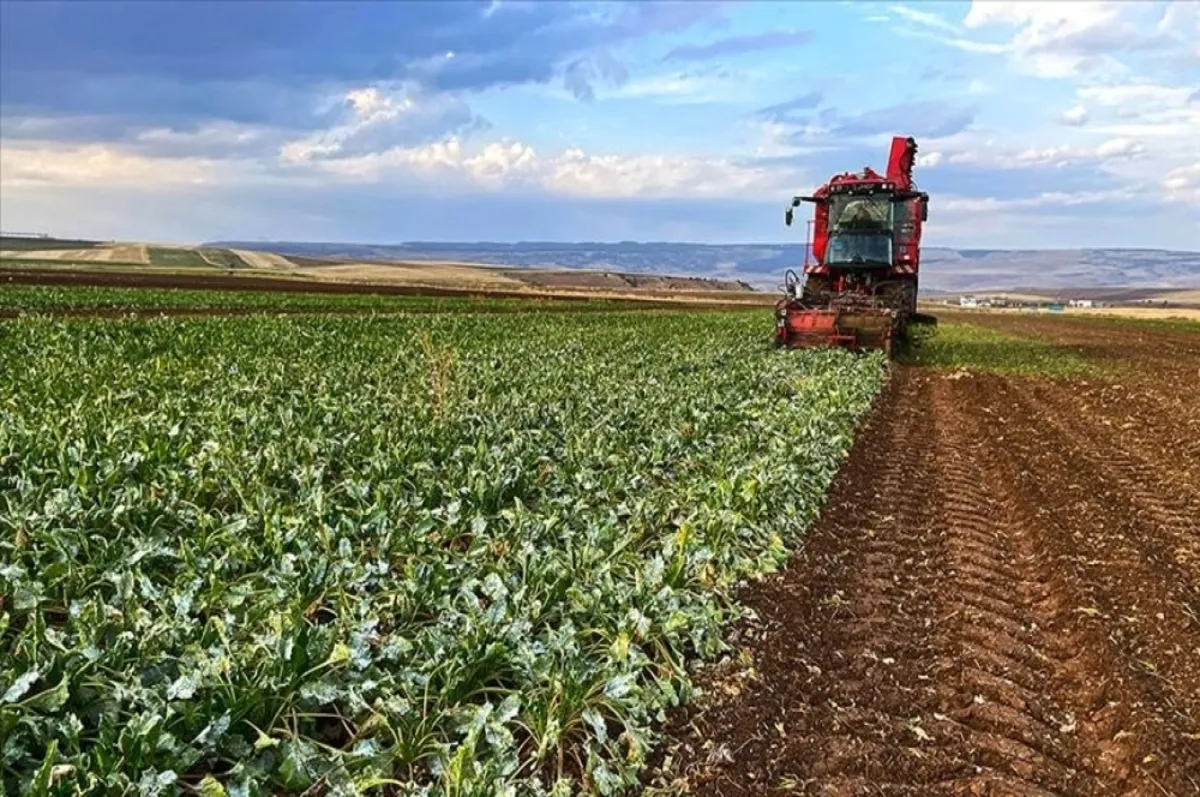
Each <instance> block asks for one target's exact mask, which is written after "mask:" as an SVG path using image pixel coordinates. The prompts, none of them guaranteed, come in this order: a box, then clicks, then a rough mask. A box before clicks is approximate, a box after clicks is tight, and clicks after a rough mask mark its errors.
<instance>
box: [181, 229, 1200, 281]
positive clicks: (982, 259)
mask: <svg viewBox="0 0 1200 797" xmlns="http://www.w3.org/2000/svg"><path fill="white" fill-rule="evenodd" d="M203 246H207V247H226V248H230V249H248V250H258V251H266V252H277V253H280V254H284V255H298V256H306V257H323V258H349V259H355V260H406V261H441V262H460V263H479V264H487V265H496V266H509V267H539V266H540V267H555V268H565V269H601V270H611V271H620V272H626V273H632V274H676V275H680V276H684V275H686V276H696V277H708V278H714V279H721V280H739V281H742V282H745V283H747V284H749V285H753V286H755V287H757V288H761V289H766V290H774V289H776V288H777V287H779V286H780V284H781V283H782V280H783V274H784V271H785V270H786V269H788V268H797V267H798V266H799V265H801V264H803V263H804V252H805V247H804V245H803V244H799V245H797V244H728V245H721V244H677V243H636V242H622V243H541V242H521V243H487V242H483V243H435V242H411V243H402V244H353V243H300V242H292V241H272V242H262V241H258V242H252V241H215V242H212V243H207V244H204V245H203ZM1016 286H1023V287H1026V288H1037V289H1057V288H1106V287H1146V288H1151V287H1154V288H1200V252H1179V251H1169V250H1163V249H1061V250H1060V249H1041V250H999V249H948V248H940V247H929V248H926V249H925V250H924V251H923V269H922V279H921V287H922V289H923V290H928V291H949V292H959V291H980V290H1003V289H1012V288H1014V287H1016Z"/></svg>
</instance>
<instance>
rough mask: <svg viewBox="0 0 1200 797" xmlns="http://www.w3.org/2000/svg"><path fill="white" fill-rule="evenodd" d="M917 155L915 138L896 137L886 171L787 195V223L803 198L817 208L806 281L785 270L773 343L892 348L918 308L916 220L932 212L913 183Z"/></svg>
mask: <svg viewBox="0 0 1200 797" xmlns="http://www.w3.org/2000/svg"><path fill="white" fill-rule="evenodd" d="M916 153H917V143H916V141H914V140H913V139H912V138H903V137H899V136H897V137H895V138H893V139H892V148H891V153H890V156H889V158H888V168H887V173H886V174H879V173H877V172H875V171H874V170H873V169H871V167H869V166H868V167H865V168H864V169H863V170H862V171H861V172H858V173H851V172H847V173H844V174H840V175H836V176H834V177H833V178H831V179H830V180H829V182H827V183H826V184H825V185H822V186H821V187H820V188H818V189H817V190H816V191H815V192H814V193H813V194H812V195H811V196H797V197H793V198H792V201H791V202H790V203H789V205H788V207H787V209H786V210H785V213H784V222H785V223H786V224H787V225H788V226H791V224H792V222H793V221H794V208H796V207H798V206H799V205H800V203H801V202H809V203H812V204H813V205H814V206H815V212H814V217H813V219H812V220H811V221H810V222H809V231H810V239H809V244H808V247H807V251H806V253H805V263H804V274H805V280H804V283H803V285H802V286H801V285H800V283H799V279H798V276H797V275H796V274H795V272H794V271H791V270H789V273H788V274H787V275H785V288H784V292H785V295H784V298H783V299H782V300H780V302H779V303H778V304H777V305H776V313H775V316H776V323H775V341H776V343H777V344H778V345H780V346H788V347H790V348H798V347H805V346H846V347H850V348H856V349H869V348H882V349H885V350H886V351H888V352H889V353H890V352H891V350H892V343H893V341H894V340H896V339H897V338H900V337H903V336H904V335H905V333H906V331H907V327H908V322H909V321H910V320H911V318H912V317H913V316H914V315H915V314H916V310H917V277H918V272H919V268H920V241H921V225H922V223H923V222H924V221H925V220H926V219H928V217H929V210H928V208H929V205H928V203H929V196H928V195H927V194H925V193H923V192H921V191H918V190H916V187H915V185H914V184H913V180H912V167H913V163H914V161H915V158H916Z"/></svg>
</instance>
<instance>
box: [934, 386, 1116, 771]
mask: <svg viewBox="0 0 1200 797" xmlns="http://www.w3.org/2000/svg"><path fill="white" fill-rule="evenodd" d="M936 390H937V394H938V395H937V396H936V399H935V400H936V406H937V407H938V411H939V413H940V417H939V424H938V434H937V435H936V437H935V439H934V446H935V449H936V451H937V461H938V463H939V465H940V467H941V469H942V473H941V479H940V480H939V484H938V487H939V500H938V502H937V503H938V504H939V505H940V506H941V507H942V511H943V515H942V518H941V521H940V522H941V523H942V524H944V526H945V528H946V529H947V532H948V533H947V535H946V546H947V552H948V554H949V562H950V566H951V572H950V574H949V575H950V578H949V582H948V584H947V589H946V590H945V597H946V601H947V603H948V604H949V605H950V606H953V607H954V621H953V622H952V623H949V624H946V625H945V626H944V627H943V628H942V630H941V633H940V634H939V642H940V658H941V667H942V669H943V674H942V677H941V678H940V679H939V682H940V684H941V691H942V701H943V707H942V711H941V712H939V713H940V715H941V716H942V717H946V718H947V721H945V722H944V725H945V731H944V732H946V733H948V734H949V736H950V740H951V743H953V744H957V745H960V746H962V747H965V748H966V752H965V753H960V755H964V756H966V757H968V758H970V759H971V760H974V761H978V762H981V763H986V764H988V765H989V766H990V767H992V768H993V769H994V770H995V771H996V772H997V773H1001V774H1002V775H1003V776H1004V778H1005V781H1006V783H1007V785H1006V786H1005V787H1004V790H1005V791H1009V790H1011V791H1012V792H1013V793H1038V792H1041V793H1049V794H1094V793H1097V792H1098V791H1099V788H1100V787H1099V785H1098V783H1097V776H1096V774H1095V772H1094V771H1093V766H1092V763H1091V762H1092V761H1093V760H1094V759H1095V757H1096V755H1097V753H1096V743H1095V740H1092V739H1085V738H1081V737H1079V736H1077V735H1073V734H1072V733H1071V731H1072V730H1074V729H1073V727H1072V725H1073V723H1074V720H1073V717H1074V711H1073V709H1074V705H1073V702H1072V698H1073V693H1074V692H1076V691H1078V690H1074V689H1065V690H1064V689H1063V688H1061V687H1062V685H1064V684H1065V683H1066V682H1068V681H1070V676H1069V668H1068V662H1069V661H1070V657H1071V654H1072V650H1071V645H1070V644H1069V642H1067V641H1065V640H1063V639H1062V638H1061V637H1059V636H1057V635H1054V634H1051V633H1049V626H1050V625H1051V624H1052V620H1053V618H1052V616H1050V615H1049V614H1048V613H1047V604H1046V603H1045V597H1046V594H1047V587H1046V586H1045V585H1047V584H1048V583H1049V579H1048V578H1047V574H1046V573H1045V572H1044V571H1043V569H1042V567H1041V565H1040V562H1039V560H1038V558H1037V556H1036V553H1035V551H1034V550H1033V549H1032V541H1031V530H1030V529H1028V528H1027V527H1026V526H1025V525H1024V524H1023V523H1022V522H1020V520H1019V519H1018V518H1016V517H1014V516H1013V513H1012V511H1011V506H1010V504H1011V503H1012V500H1013V497H1012V496H1011V494H1010V493H1009V491H1008V486H1007V484H1006V483H1005V482H1004V481H1002V480H1000V479H998V478H997V477H996V474H995V473H994V472H992V471H991V470H990V469H989V467H988V463H987V460H986V459H985V458H984V457H983V456H981V451H980V448H981V447H982V446H985V445H988V444H989V443H990V440H988V436H987V435H986V434H982V435H981V434H980V432H981V430H980V429H979V425H978V423H977V422H976V421H975V419H973V418H971V417H969V416H968V412H969V407H970V406H971V405H970V403H969V402H964V401H962V397H961V396H960V393H961V392H962V391H961V389H960V386H959V385H958V384H956V383H955V382H951V381H950V380H939V381H938V382H937V385H936ZM971 566H976V567H978V566H982V567H985V568H987V569H989V570H990V571H991V572H993V573H997V574H1002V575H1003V576H1004V577H1003V578H1000V579H990V580H982V579H976V578H973V577H969V576H967V577H963V576H962V574H961V572H960V571H961V569H962V568H964V567H971ZM981 606H984V607H986V608H985V609H983V610H981V608H980V607H981ZM997 617H1003V622H997V621H996V618H997ZM1049 683H1057V684H1059V685H1060V689H1058V690H1055V691H1054V692H1047V691H1046V689H1045V687H1046V685H1047V684H1049ZM995 788H997V786H996V784H995V782H994V777H993V776H992V775H989V774H984V773H980V774H979V775H973V776H969V777H967V778H964V779H963V780H962V781H960V782H959V783H958V784H956V786H955V789H954V790H955V791H956V792H965V793H979V792H980V791H981V790H983V791H986V790H987V789H995Z"/></svg>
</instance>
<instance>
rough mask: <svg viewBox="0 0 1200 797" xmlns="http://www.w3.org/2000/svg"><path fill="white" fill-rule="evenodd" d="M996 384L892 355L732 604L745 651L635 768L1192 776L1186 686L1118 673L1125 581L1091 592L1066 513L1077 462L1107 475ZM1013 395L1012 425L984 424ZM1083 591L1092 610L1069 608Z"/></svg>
mask: <svg viewBox="0 0 1200 797" xmlns="http://www.w3.org/2000/svg"><path fill="white" fill-rule="evenodd" d="M1009 381H1010V380H1006V379H1004V378H1002V377H985V378H979V377H968V378H966V379H961V380H956V379H952V378H946V377H943V376H940V375H936V374H931V373H921V372H916V371H912V370H910V369H904V368H901V369H898V370H897V371H896V373H895V375H894V377H893V380H892V383H891V384H890V385H889V386H888V388H887V389H886V390H885V394H884V396H883V397H882V398H881V400H880V401H879V402H878V404H877V408H876V410H874V411H873V413H872V415H871V416H870V418H869V419H868V421H867V422H866V424H865V426H864V428H863V430H862V431H861V432H860V434H859V436H858V440H859V441H860V442H859V443H858V444H857V445H856V446H855V448H854V450H853V452H852V454H851V457H850V460H849V461H848V462H847V463H846V465H845V466H844V467H843V469H842V471H841V472H840V473H839V476H838V478H837V479H835V482H834V485H833V486H832V488H831V490H830V498H829V503H828V504H827V507H826V510H825V511H823V512H822V516H821V518H820V519H819V520H818V522H817V524H815V526H814V528H813V529H812V530H811V531H810V532H809V535H808V537H807V539H806V542H805V545H804V547H803V549H802V550H801V551H800V552H799V553H798V554H797V555H796V556H795V557H794V558H793V561H792V563H791V564H790V565H789V567H788V569H787V570H786V571H785V572H784V573H782V574H780V575H779V576H777V577H775V578H773V579H771V580H769V581H765V582H763V583H760V584H758V585H756V586H754V587H752V588H751V589H750V592H749V595H748V596H746V597H745V599H744V600H745V601H746V602H747V603H748V604H749V605H750V606H751V607H752V608H753V609H755V610H756V612H758V615H759V618H760V619H759V620H758V621H757V622H754V623H750V624H746V625H743V626H742V627H741V628H739V629H738V631H737V632H736V644H738V645H742V646H744V647H743V650H742V652H741V654H740V655H739V657H738V658H739V659H740V660H741V661H742V662H743V663H744V662H750V666H749V667H743V668H742V669H741V670H739V669H738V668H737V666H736V662H734V663H732V664H729V665H726V666H724V667H720V668H717V669H715V670H714V671H712V672H708V673H705V674H703V675H701V676H700V677H699V679H698V680H699V682H700V683H701V685H702V686H705V687H706V688H708V689H709V690H710V691H711V693H712V695H711V697H709V698H708V699H707V700H704V701H701V702H699V703H697V704H695V705H694V706H693V707H692V708H691V709H689V710H687V711H686V712H677V713H676V714H675V715H674V716H673V717H672V718H671V721H670V722H669V723H668V727H667V730H668V733H669V734H670V735H671V737H672V738H671V741H670V743H669V745H668V751H667V759H666V760H663V761H660V764H661V767H660V769H659V771H658V772H657V773H656V774H654V775H652V776H651V780H652V781H654V782H656V784H657V785H667V784H670V783H672V782H673V783H674V784H675V785H676V786H677V787H678V786H681V785H686V787H687V788H688V791H689V793H692V794H712V795H742V794H764V793H781V794H782V793H804V794H836V795H843V794H847V795H848V794H922V795H925V794H1013V795H1047V794H1064V795H1110V794H1113V795H1116V794H1121V795H1126V794H1130V795H1133V794H1137V795H1140V794H1164V793H1165V794H1188V793H1200V792H1194V791H1193V787H1194V784H1195V781H1194V780H1193V778H1194V777H1195V774H1194V769H1195V766H1196V765H1195V752H1194V748H1193V745H1194V744H1195V743H1194V742H1192V741H1191V739H1192V737H1191V736H1190V734H1193V733H1195V732H1196V730H1197V729H1196V727H1195V725H1194V723H1192V722H1191V720H1190V718H1189V715H1188V713H1187V710H1186V706H1184V704H1185V703H1186V702H1187V701H1186V699H1184V698H1182V697H1181V696H1180V694H1179V693H1178V690H1174V691H1173V690H1171V689H1168V688H1166V687H1165V686H1164V685H1163V684H1161V683H1158V682H1157V681H1156V679H1155V678H1153V677H1151V676H1149V675H1147V674H1146V673H1145V671H1144V669H1143V670H1142V671H1141V672H1137V671H1135V670H1133V669H1131V668H1130V664H1131V659H1130V656H1131V655H1136V654H1137V653H1138V652H1139V650H1141V649H1140V648H1135V649H1134V650H1132V651H1131V650H1130V647H1129V645H1128V644H1125V643H1122V642H1121V640H1120V639H1119V638H1118V639H1117V640H1115V641H1114V639H1113V635H1114V633H1116V634H1118V635H1120V634H1121V633H1122V631H1123V629H1115V630H1114V628H1113V625H1112V624H1113V623H1114V622H1120V620H1119V619H1117V618H1119V616H1120V608H1121V600H1122V599H1123V598H1126V597H1128V593H1126V592H1121V591H1120V590H1119V589H1118V587H1117V586H1116V585H1115V584H1116V582H1113V584H1112V585H1109V589H1108V592H1107V593H1104V594H1100V593H1099V592H1098V591H1097V588H1096V582H1097V575H1096V573H1095V572H1093V571H1092V569H1089V567H1090V566H1088V565H1082V566H1081V565H1080V563H1081V562H1091V561H1093V558H1094V553H1092V552H1088V551H1087V550H1085V549H1083V548H1081V547H1080V546H1081V545H1086V543H1087V540H1086V535H1084V537H1080V536H1079V533H1078V532H1079V526H1080V518H1079V514H1078V513H1079V511H1080V509H1081V507H1082V508H1085V509H1093V508H1094V507H1089V506H1087V501H1086V495H1087V493H1086V485H1085V484H1082V483H1071V478H1072V474H1074V475H1076V476H1078V477H1079V478H1080V479H1082V480H1083V481H1085V482H1086V481H1087V480H1089V479H1093V480H1094V479H1096V478H1099V477H1100V476H1101V475H1103V474H1100V473H1099V471H1096V470H1095V469H1094V468H1090V467H1089V465H1090V464H1091V460H1089V459H1088V458H1087V455H1088V453H1089V451H1088V450H1087V448H1086V446H1081V445H1074V446H1073V445H1072V441H1073V440H1076V439H1077V437H1076V436H1073V435H1072V434H1069V433H1067V432H1066V431H1065V430H1062V429H1056V428H1055V427H1053V426H1052V425H1050V424H1048V423H1047V419H1046V418H1045V417H1042V416H1041V415H1039V413H1038V412H1036V411H1035V408H1030V407H1028V406H1025V405H1022V404H1021V403H1020V401H1019V396H1015V397H1014V396H1010V395H1008V394H1007V393H1006V391H1007V389H1008V384H1009ZM997 397H999V398H1000V399H1001V400H1000V401H999V402H998V401H997ZM1015 399H1016V400H1015ZM1005 402H1007V403H1005ZM1014 406H1020V407H1021V409H1020V410H1019V411H1018V410H1013V411H1012V412H1011V413H1009V414H1012V415H1016V414H1018V412H1023V413H1024V415H1023V416H1022V417H1023V418H1024V420H1023V421H1018V422H1012V419H1011V418H1006V419H1004V420H1000V418H999V417H998V413H1001V412H1003V411H1004V410H1006V409H1008V408H1012V407H1014ZM1047 429H1050V430H1053V431H1052V432H1048V431H1047ZM1051 433H1052V434H1053V438H1054V439H1053V440H1052V441H1051V442H1050V443H1049V444H1047V441H1046V436H1047V434H1051ZM1014 444H1015V445H1014ZM1056 445H1057V448H1056V447H1055V446H1056ZM1047 448H1050V449H1053V450H1052V451H1051V452H1050V454H1049V456H1056V457H1059V458H1060V459H1061V462H1058V463H1057V465H1058V467H1057V468H1055V469H1053V470H1052V471H1049V473H1051V474H1052V476H1053V477H1054V478H1053V479H1050V480H1044V479H1043V478H1042V476H1043V474H1042V473H1041V471H1042V470H1043V468H1042V465H1043V464H1044V463H1042V462H1039V461H1038V459H1037V457H1036V456H1035V455H1037V454H1039V452H1043V449H1047ZM1042 455H1043V456H1045V455H1046V454H1044V452H1043V453H1042ZM1072 468H1075V471H1072ZM1055 480H1057V481H1055ZM1064 482H1065V484H1064ZM1056 491H1057V492H1056ZM1082 517H1083V518H1084V525H1085V526H1086V523H1087V518H1088V517H1089V516H1088V515H1086V514H1084V515H1083V516H1082ZM1143 517H1144V515H1136V514H1134V515H1130V516H1129V517H1128V518H1126V519H1127V520H1128V521H1129V522H1130V523H1132V524H1133V525H1132V526H1131V527H1130V528H1131V529H1140V528H1141V527H1140V526H1138V525H1137V524H1139V523H1142V522H1143V521H1142V520H1141V518H1143ZM1081 567H1082V569H1081ZM1097 567H1098V568H1100V569H1101V570H1111V569H1115V568H1124V569H1123V570H1122V571H1121V572H1122V573H1124V572H1128V573H1129V583H1130V584H1133V583H1139V584H1142V585H1143V586H1144V585H1146V584H1152V585H1155V586H1158V585H1157V583H1156V582H1153V581H1147V579H1149V578H1151V577H1152V574H1157V576H1158V578H1160V579H1161V578H1162V577H1163V576H1164V573H1163V572H1162V571H1161V570H1158V571H1155V570H1154V569H1153V568H1152V566H1151V565H1150V564H1147V563H1146V562H1145V561H1143V560H1142V559H1140V558H1138V557H1137V556H1136V551H1135V552H1126V556H1125V557H1123V558H1122V559H1120V560H1115V559H1106V560H1104V561H1103V562H1102V563H1101V564H1099V565H1097ZM1186 588H1187V586H1186V585H1185V586H1181V587H1178V589H1180V590H1183V589H1186ZM1098 601H1099V602H1100V603H1101V605H1102V606H1103V607H1106V608H1102V609H1100V612H1101V615H1100V616H1097V617H1091V616H1089V615H1088V614H1081V612H1080V609H1081V608H1083V609H1090V608H1093V607H1095V606H1096V604H1097V602H1098ZM1174 613H1175V614H1178V611H1177V610H1175V612H1174ZM1172 619H1174V620H1178V617H1173V618H1172ZM1171 628H1172V633H1174V632H1176V631H1178V629H1179V626H1178V622H1176V623H1174V624H1172V625H1171ZM1164 639H1165V638H1156V639H1154V640H1150V642H1154V643H1155V644H1159V645H1160V647H1158V648H1155V649H1154V650H1155V652H1156V653H1163V654H1165V650H1164V649H1162V648H1161V644H1162V643H1163V642H1164ZM1146 649H1150V645H1149V642H1148V643H1147V645H1146ZM1198 650H1200V648H1198ZM1189 683H1190V682H1189ZM1195 738H1197V739H1200V736H1198V737H1195Z"/></svg>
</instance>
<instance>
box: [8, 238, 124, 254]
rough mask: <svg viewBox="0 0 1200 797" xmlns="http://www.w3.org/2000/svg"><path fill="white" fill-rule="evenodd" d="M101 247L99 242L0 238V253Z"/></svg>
mask: <svg viewBox="0 0 1200 797" xmlns="http://www.w3.org/2000/svg"><path fill="white" fill-rule="evenodd" d="M93 246H101V244H100V242H99V241H84V240H76V239H64V238H25V237H23V236H16V235H4V236H0V251H8V250H13V251H20V250H24V251H32V250H37V249H90V248H91V247H93Z"/></svg>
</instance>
